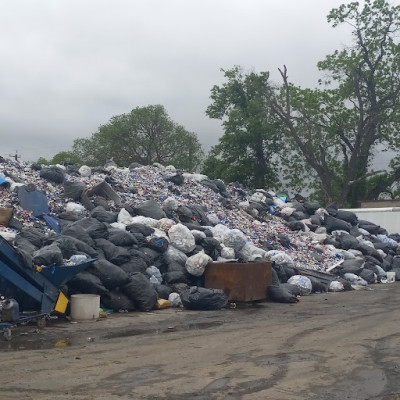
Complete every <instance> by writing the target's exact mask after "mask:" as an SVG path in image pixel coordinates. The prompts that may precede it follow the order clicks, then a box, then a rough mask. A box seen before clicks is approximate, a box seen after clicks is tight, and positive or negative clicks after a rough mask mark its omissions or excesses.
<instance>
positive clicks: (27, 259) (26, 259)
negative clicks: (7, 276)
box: [15, 247, 35, 268]
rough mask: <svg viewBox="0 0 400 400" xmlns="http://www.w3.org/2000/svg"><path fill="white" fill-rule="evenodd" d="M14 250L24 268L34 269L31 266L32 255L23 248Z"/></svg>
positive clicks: (32, 265)
mask: <svg viewBox="0 0 400 400" xmlns="http://www.w3.org/2000/svg"><path fill="white" fill-rule="evenodd" d="M15 250H16V252H17V253H18V258H19V259H20V261H21V262H22V264H23V265H24V266H25V267H26V268H35V266H34V264H33V253H31V252H29V251H27V250H26V249H24V248H18V247H16V248H15Z"/></svg>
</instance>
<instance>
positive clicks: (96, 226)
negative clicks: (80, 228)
mask: <svg viewBox="0 0 400 400" xmlns="http://www.w3.org/2000/svg"><path fill="white" fill-rule="evenodd" d="M93 221H95V222H93V223H92V224H91V225H90V226H89V227H88V228H86V232H87V233H88V235H89V236H90V237H91V238H92V239H107V238H108V224H106V223H105V222H100V221H98V220H97V219H96V218H93Z"/></svg>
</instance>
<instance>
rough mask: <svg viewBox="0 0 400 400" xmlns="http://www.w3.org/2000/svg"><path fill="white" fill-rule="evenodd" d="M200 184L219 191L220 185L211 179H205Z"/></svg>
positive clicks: (216, 191)
mask: <svg viewBox="0 0 400 400" xmlns="http://www.w3.org/2000/svg"><path fill="white" fill-rule="evenodd" d="M200 184H201V185H203V186H205V187H208V188H210V189H211V190H212V191H213V192H215V193H219V189H218V186H217V185H216V184H215V183H214V182H213V181H212V180H211V179H203V180H202V181H201V182H200Z"/></svg>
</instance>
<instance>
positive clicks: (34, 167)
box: [31, 163, 42, 171]
mask: <svg viewBox="0 0 400 400" xmlns="http://www.w3.org/2000/svg"><path fill="white" fill-rule="evenodd" d="M31 169H33V170H34V171H40V170H41V169H42V166H41V165H40V164H38V163H32V165H31Z"/></svg>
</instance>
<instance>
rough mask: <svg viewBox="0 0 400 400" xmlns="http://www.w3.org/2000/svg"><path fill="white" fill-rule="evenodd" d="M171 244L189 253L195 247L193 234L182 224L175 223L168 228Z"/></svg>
mask: <svg viewBox="0 0 400 400" xmlns="http://www.w3.org/2000/svg"><path fill="white" fill-rule="evenodd" d="M168 236H169V238H170V241H171V245H172V246H174V247H176V248H177V249H178V250H180V251H182V252H184V253H190V252H191V251H193V250H194V249H195V247H196V243H195V240H194V236H193V235H192V233H191V232H190V230H189V229H188V228H187V227H186V226H185V225H182V224H176V225H174V226H172V227H171V228H170V229H169V230H168Z"/></svg>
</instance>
